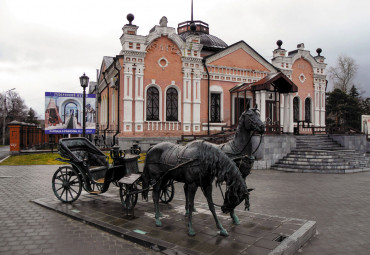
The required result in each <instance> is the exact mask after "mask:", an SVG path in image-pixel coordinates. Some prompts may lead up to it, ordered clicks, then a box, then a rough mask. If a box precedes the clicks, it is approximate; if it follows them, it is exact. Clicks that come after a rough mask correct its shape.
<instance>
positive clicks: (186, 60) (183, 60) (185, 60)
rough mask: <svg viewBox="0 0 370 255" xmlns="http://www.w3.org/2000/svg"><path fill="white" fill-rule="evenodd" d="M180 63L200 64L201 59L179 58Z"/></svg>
mask: <svg viewBox="0 0 370 255" xmlns="http://www.w3.org/2000/svg"><path fill="white" fill-rule="evenodd" d="M181 59H182V62H189V63H197V64H198V63H202V58H196V57H181Z"/></svg>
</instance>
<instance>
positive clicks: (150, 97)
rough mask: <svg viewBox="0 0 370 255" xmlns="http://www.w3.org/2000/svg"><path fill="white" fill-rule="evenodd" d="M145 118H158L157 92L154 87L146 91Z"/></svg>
mask: <svg viewBox="0 0 370 255" xmlns="http://www.w3.org/2000/svg"><path fill="white" fill-rule="evenodd" d="M146 120H159V92H158V89H157V88H155V87H150V88H149V89H148V90H147V93H146Z"/></svg>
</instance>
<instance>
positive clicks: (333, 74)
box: [328, 55, 358, 93]
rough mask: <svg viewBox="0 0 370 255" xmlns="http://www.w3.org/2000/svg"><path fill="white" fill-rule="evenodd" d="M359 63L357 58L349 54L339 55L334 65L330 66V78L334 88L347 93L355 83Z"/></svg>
mask: <svg viewBox="0 0 370 255" xmlns="http://www.w3.org/2000/svg"><path fill="white" fill-rule="evenodd" d="M357 70H358V65H357V64H356V62H355V60H354V59H353V58H351V57H347V56H343V55H342V56H339V57H338V59H337V63H336V65H335V66H334V67H329V70H328V73H329V78H330V79H331V80H332V81H333V84H334V88H338V89H340V90H342V91H344V92H346V93H348V92H349V90H350V88H351V87H352V86H353V85H354V78H355V76H356V74H357Z"/></svg>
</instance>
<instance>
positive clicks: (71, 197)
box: [68, 190, 74, 200]
mask: <svg viewBox="0 0 370 255" xmlns="http://www.w3.org/2000/svg"><path fill="white" fill-rule="evenodd" d="M68 192H69V194H70V195H71V198H72V200H73V199H74V197H73V195H72V192H71V190H68Z"/></svg>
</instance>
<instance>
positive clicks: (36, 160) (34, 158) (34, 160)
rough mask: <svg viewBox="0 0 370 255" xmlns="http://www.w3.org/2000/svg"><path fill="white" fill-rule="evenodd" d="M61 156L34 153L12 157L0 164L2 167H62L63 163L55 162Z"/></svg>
mask: <svg viewBox="0 0 370 255" xmlns="http://www.w3.org/2000/svg"><path fill="white" fill-rule="evenodd" d="M60 157H61V156H60V155H59V154H58V153H35V154H22V155H13V156H10V157H9V158H7V159H6V160H4V161H3V162H1V163H0V165H2V166H4V165H5V166H6V165H7V166H25V165H64V164H65V163H63V162H60V161H57V160H55V159H56V158H60Z"/></svg>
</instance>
